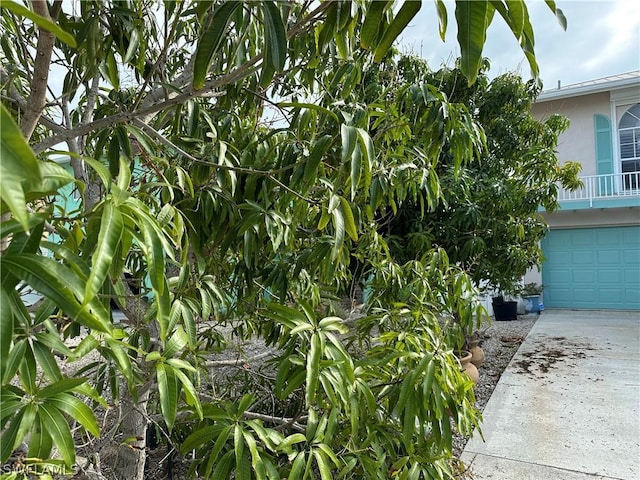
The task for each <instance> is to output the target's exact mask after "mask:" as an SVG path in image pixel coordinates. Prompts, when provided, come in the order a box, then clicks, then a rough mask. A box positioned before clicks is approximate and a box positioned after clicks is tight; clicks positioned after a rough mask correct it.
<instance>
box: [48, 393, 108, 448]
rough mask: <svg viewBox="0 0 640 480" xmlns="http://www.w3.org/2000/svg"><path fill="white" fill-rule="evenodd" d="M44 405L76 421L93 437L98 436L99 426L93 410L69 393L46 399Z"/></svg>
mask: <svg viewBox="0 0 640 480" xmlns="http://www.w3.org/2000/svg"><path fill="white" fill-rule="evenodd" d="M46 403H47V404H48V405H51V406H53V407H55V408H57V409H58V410H60V411H61V412H64V413H66V414H67V415H69V417H71V418H73V419H74V420H77V421H78V422H79V423H80V425H82V426H83V427H84V428H85V429H86V430H87V431H88V432H89V433H91V435H93V436H94V437H99V436H100V426H99V425H98V422H97V420H96V417H95V415H94V414H93V410H91V409H90V408H89V407H88V406H87V405H86V404H85V403H83V402H82V401H80V400H79V399H78V398H76V397H74V396H73V395H71V394H69V393H58V394H56V395H53V396H51V397H49V398H47V400H46Z"/></svg>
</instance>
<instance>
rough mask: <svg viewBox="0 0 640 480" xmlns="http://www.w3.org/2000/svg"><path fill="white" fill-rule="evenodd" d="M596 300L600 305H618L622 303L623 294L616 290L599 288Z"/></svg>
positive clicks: (621, 291)
mask: <svg viewBox="0 0 640 480" xmlns="http://www.w3.org/2000/svg"><path fill="white" fill-rule="evenodd" d="M597 296H598V300H599V301H600V302H602V303H613V304H618V303H620V302H624V299H625V293H624V291H623V290H620V289H618V288H602V287H601V288H599V289H598V292H597Z"/></svg>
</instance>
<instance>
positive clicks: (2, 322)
mask: <svg viewBox="0 0 640 480" xmlns="http://www.w3.org/2000/svg"><path fill="white" fill-rule="evenodd" d="M9 305H10V299H9V294H8V293H7V292H6V291H5V289H4V287H0V379H3V378H4V372H5V369H6V366H7V359H8V358H9V348H10V347H11V339H12V338H13V311H12V309H11V307H10V306H9ZM3 383H4V382H3Z"/></svg>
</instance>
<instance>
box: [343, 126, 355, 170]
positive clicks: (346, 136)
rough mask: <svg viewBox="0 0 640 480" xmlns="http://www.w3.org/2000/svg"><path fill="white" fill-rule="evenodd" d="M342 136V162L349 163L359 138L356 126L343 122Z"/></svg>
mask: <svg viewBox="0 0 640 480" xmlns="http://www.w3.org/2000/svg"><path fill="white" fill-rule="evenodd" d="M340 136H341V137H342V163H347V162H348V161H349V160H351V157H352V155H353V151H354V150H355V148H356V144H357V139H358V136H357V131H356V127H354V126H351V125H346V124H344V123H343V124H342V125H341V126H340Z"/></svg>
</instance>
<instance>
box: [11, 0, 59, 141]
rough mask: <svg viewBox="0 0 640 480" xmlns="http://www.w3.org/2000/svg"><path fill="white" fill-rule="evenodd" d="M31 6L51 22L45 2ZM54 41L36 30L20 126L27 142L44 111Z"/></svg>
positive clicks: (42, 30)
mask: <svg viewBox="0 0 640 480" xmlns="http://www.w3.org/2000/svg"><path fill="white" fill-rule="evenodd" d="M61 1H62V0H56V1H55V2H54V6H55V4H58V3H61ZM31 4H32V6H33V11H34V12H35V13H37V14H38V15H40V16H42V17H44V18H46V19H47V20H52V19H51V16H50V15H49V7H48V6H47V2H46V0H33V1H32V2H31ZM56 9H57V8H56ZM55 41H56V37H55V35H54V34H53V33H51V32H49V31H47V30H44V29H42V28H39V29H38V45H37V47H36V58H35V61H34V66H33V80H32V82H31V93H30V94H29V98H28V99H27V105H26V108H25V109H24V117H22V122H21V124H20V130H21V131H22V134H23V135H24V137H25V138H26V139H27V141H28V140H29V138H31V135H32V134H33V131H34V130H35V128H36V125H38V121H39V120H40V114H41V113H42V110H43V109H44V104H45V98H46V94H47V84H48V80H49V68H50V66H51V53H52V52H53V45H54V44H55Z"/></svg>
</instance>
